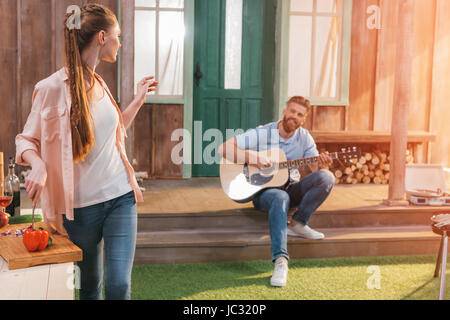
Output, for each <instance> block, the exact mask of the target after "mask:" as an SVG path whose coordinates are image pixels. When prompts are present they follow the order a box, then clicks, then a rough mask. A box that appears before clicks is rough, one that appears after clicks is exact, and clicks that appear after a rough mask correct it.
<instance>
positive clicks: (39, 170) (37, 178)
mask: <svg viewBox="0 0 450 320" xmlns="http://www.w3.org/2000/svg"><path fill="white" fill-rule="evenodd" d="M46 183H47V169H46V168H45V163H44V162H43V161H42V160H41V161H35V162H34V163H33V165H32V169H31V173H30V174H29V175H28V176H27V178H26V179H25V189H26V190H27V192H28V198H30V199H31V200H33V203H32V205H33V207H34V206H35V205H36V204H37V203H38V201H39V198H40V197H41V194H42V190H44V188H45V184H46Z"/></svg>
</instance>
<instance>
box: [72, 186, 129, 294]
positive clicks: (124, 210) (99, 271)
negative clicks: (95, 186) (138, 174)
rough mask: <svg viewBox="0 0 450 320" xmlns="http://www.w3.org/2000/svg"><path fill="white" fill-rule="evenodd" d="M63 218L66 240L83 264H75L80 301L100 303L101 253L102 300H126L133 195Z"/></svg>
mask: <svg viewBox="0 0 450 320" xmlns="http://www.w3.org/2000/svg"><path fill="white" fill-rule="evenodd" d="M63 217H64V222H63V225H64V228H66V230H67V233H68V234H69V238H70V240H71V241H72V242H73V243H75V245H77V246H78V247H79V248H80V249H81V250H83V261H80V262H78V263H77V265H78V267H79V268H80V299H81V300H101V299H102V283H103V251H104V254H105V259H104V264H105V298H106V299H108V300H129V299H130V297H131V270H132V267H133V261H134V252H135V248H136V233H137V207H136V201H135V197H134V192H133V191H131V192H129V193H127V194H125V195H123V196H120V197H118V198H115V199H113V200H109V201H106V202H103V203H100V204H96V205H92V206H89V207H85V208H80V209H75V210H74V220H73V221H69V220H67V219H66V217H65V215H64V216H63ZM102 240H103V241H102Z"/></svg>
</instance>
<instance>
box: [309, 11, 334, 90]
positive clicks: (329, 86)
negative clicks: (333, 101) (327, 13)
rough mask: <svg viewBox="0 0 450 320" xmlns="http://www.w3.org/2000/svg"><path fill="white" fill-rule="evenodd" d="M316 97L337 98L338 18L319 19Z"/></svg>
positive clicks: (316, 52)
mask: <svg viewBox="0 0 450 320" xmlns="http://www.w3.org/2000/svg"><path fill="white" fill-rule="evenodd" d="M316 26H317V33H316V41H315V45H316V48H315V54H316V60H315V66H314V71H315V72H314V73H315V74H314V80H313V81H314V96H317V97H320V98H327V97H332V98H335V97H336V96H337V91H336V89H337V87H336V86H337V76H338V74H337V67H338V48H339V43H338V42H339V26H338V18H337V17H317V24H316Z"/></svg>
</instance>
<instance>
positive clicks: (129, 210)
mask: <svg viewBox="0 0 450 320" xmlns="http://www.w3.org/2000/svg"><path fill="white" fill-rule="evenodd" d="M79 18H80V19H79V22H80V23H79V25H78V28H69V27H68V25H69V22H70V21H69V19H73V16H72V14H66V16H65V19H64V39H65V58H66V59H65V60H66V65H65V67H64V68H62V69H60V70H59V71H57V72H56V73H54V74H53V75H51V76H50V77H48V78H46V79H44V80H42V81H40V82H39V83H38V84H37V85H36V86H35V89H34V93H33V102H32V110H31V112H30V115H29V117H28V120H27V123H26V124H25V127H24V130H23V133H22V134H19V135H18V136H17V137H16V146H17V153H16V162H17V163H18V164H21V165H30V166H31V168H32V171H31V173H30V174H29V176H28V177H27V180H26V182H25V187H26V190H27V192H28V195H29V197H30V199H32V201H33V206H35V205H36V204H37V202H38V200H39V199H41V205H42V209H43V213H44V221H45V222H46V224H47V225H48V226H49V227H50V228H52V229H54V230H56V231H58V232H59V233H61V234H64V235H68V236H69V238H70V239H71V240H72V241H73V242H74V243H75V244H76V245H77V246H78V247H80V248H81V249H82V250H83V261H81V262H79V263H78V266H79V268H80V276H81V279H80V280H81V283H80V298H81V299H101V298H102V283H103V281H102V280H103V255H104V267H105V297H106V299H130V286H131V270H132V266H133V260H134V252H135V246H136V230H137V210H136V202H142V200H143V198H142V193H141V191H140V189H139V186H138V184H137V181H136V178H135V176H134V170H133V168H132V167H131V165H130V163H129V161H128V159H127V156H126V153H125V144H124V139H125V138H126V130H127V128H128V127H129V126H130V124H131V123H132V122H133V120H134V118H135V116H136V114H137V112H138V111H139V109H140V108H141V106H142V105H143V104H144V101H145V96H146V94H147V93H148V92H151V91H154V90H156V87H157V85H158V83H157V82H155V81H153V80H152V79H153V77H148V78H145V79H143V80H142V81H141V82H140V83H139V84H138V88H137V94H136V97H135V99H134V100H133V102H132V103H131V104H130V105H129V106H128V107H127V108H126V109H125V110H124V111H123V113H121V112H120V110H119V108H118V107H117V104H116V102H115V101H114V99H113V97H112V95H111V93H110V92H109V89H108V87H107V86H106V84H105V82H104V81H103V79H102V78H101V77H100V76H99V75H98V74H96V73H95V69H96V67H97V66H98V64H99V63H100V62H101V61H106V62H110V63H114V62H116V60H117V53H118V50H119V48H120V47H121V45H120V41H119V37H120V28H119V23H118V21H117V18H116V16H115V15H114V13H113V12H111V11H110V10H109V9H108V8H106V7H104V6H102V5H99V4H92V3H90V4H86V5H85V6H83V7H82V8H81V13H80V16H79Z"/></svg>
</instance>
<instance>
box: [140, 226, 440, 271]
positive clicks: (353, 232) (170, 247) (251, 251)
mask: <svg viewBox="0 0 450 320" xmlns="http://www.w3.org/2000/svg"><path fill="white" fill-rule="evenodd" d="M318 231H321V232H323V233H324V234H325V236H326V238H325V239H323V240H305V239H301V238H296V237H288V251H289V255H290V257H291V258H331V257H354V256H388V255H421V254H436V253H437V251H438V248H439V241H440V237H439V236H438V235H435V234H434V233H432V232H431V230H430V228H429V227H427V226H397V227H390V228H386V227H368V228H322V229H318ZM264 259H270V236H269V234H268V230H266V231H261V229H260V228H242V227H241V228H240V229H237V230H236V229H234V230H233V229H230V228H210V229H205V230H189V229H185V230H183V229H178V230H175V231H159V232H139V233H138V237H137V245H136V254H135V263H136V264H166V263H197V262H221V261H250V260H264Z"/></svg>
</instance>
